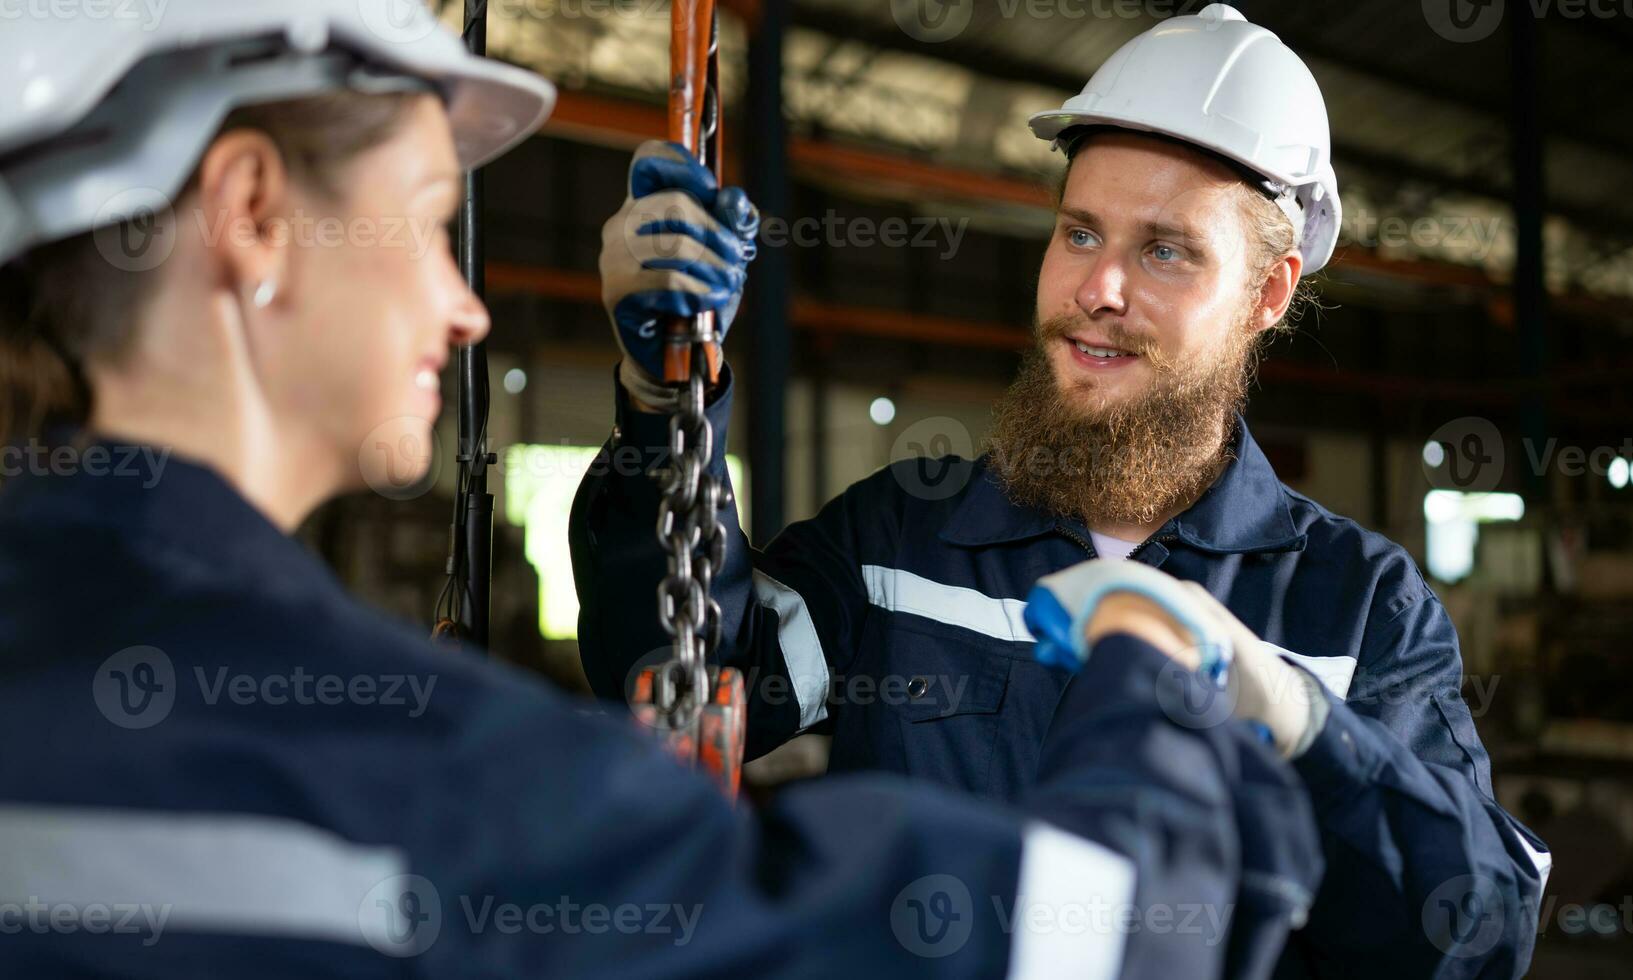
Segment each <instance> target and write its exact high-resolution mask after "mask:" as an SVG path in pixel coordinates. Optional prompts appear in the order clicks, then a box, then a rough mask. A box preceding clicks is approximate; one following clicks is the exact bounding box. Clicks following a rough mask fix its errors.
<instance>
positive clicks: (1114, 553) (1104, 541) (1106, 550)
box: [1089, 531, 1140, 558]
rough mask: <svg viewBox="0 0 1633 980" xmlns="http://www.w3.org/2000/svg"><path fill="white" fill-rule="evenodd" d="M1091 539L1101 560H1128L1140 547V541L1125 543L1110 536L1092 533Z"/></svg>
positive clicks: (1096, 532) (1090, 534)
mask: <svg viewBox="0 0 1633 980" xmlns="http://www.w3.org/2000/svg"><path fill="white" fill-rule="evenodd" d="M1089 537H1090V538H1092V539H1093V540H1094V553H1095V554H1097V555H1099V556H1100V557H1101V558H1127V557H1128V555H1129V553H1130V552H1132V551H1133V550H1134V549H1135V548H1138V547H1139V546H1140V542H1138V541H1124V540H1123V539H1122V538H1114V537H1112V536H1111V535H1109V534H1101V533H1100V532H1098V531H1090V532H1089Z"/></svg>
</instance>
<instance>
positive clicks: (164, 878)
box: [0, 806, 408, 949]
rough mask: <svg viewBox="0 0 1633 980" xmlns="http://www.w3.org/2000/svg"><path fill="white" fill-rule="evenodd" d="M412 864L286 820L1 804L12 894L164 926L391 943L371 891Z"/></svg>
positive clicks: (5, 879)
mask: <svg viewBox="0 0 1633 980" xmlns="http://www.w3.org/2000/svg"><path fill="white" fill-rule="evenodd" d="M407 865H408V861H407V858H406V857H405V856H404V854H403V852H402V851H400V850H398V849H396V848H393V847H377V846H365V845H362V844H354V843H352V842H350V841H347V840H344V839H342V838H341V837H339V836H337V835H336V834H334V833H331V832H330V831H327V830H324V829H322V828H320V827H314V826H311V825H310V824H304V823H300V822H298V821H295V820H287V819H283V818H278V817H268V816H259V815H250V814H237V813H161V812H155V811H145V810H118V809H87V808H78V807H51V806H0V903H25V902H38V903H44V904H45V905H47V906H51V907H70V908H77V909H81V910H83V909H85V908H87V907H88V906H98V907H101V906H110V907H111V906H119V907H124V908H140V909H143V910H156V911H157V913H158V915H157V917H156V919H155V920H150V921H149V922H148V923H147V924H148V925H149V926H150V927H154V926H156V928H155V930H154V931H155V932H158V931H161V930H166V931H176V932H215V933H236V934H243V935H258V936H283V937H289V938H298V939H311V940H327V941H330V942H337V943H348V944H353V945H365V944H367V945H372V946H375V948H377V949H380V948H386V947H389V946H390V945H391V944H392V942H393V939H392V937H391V935H390V933H391V928H392V923H391V920H390V918H389V917H387V916H382V915H380V914H378V913H374V914H370V915H367V916H363V915H361V914H360V913H361V911H362V905H363V900H364V898H365V897H367V896H368V895H369V893H370V892H371V891H373V890H374V889H375V888H376V887H378V886H379V885H381V884H382V883H384V882H388V881H391V880H392V879H393V878H396V877H397V876H399V875H403V874H406V872H407ZM371 911H372V910H371Z"/></svg>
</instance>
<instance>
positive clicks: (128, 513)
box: [0, 428, 330, 581]
mask: <svg viewBox="0 0 1633 980" xmlns="http://www.w3.org/2000/svg"><path fill="white" fill-rule="evenodd" d="M34 446H37V447H38V448H37V449H35V448H34V447H33V446H31V447H29V448H30V449H32V450H33V452H34V455H33V456H30V457H27V459H29V460H31V462H29V463H27V464H26V465H24V466H23V467H22V468H23V469H24V472H23V473H21V474H20V475H19V476H17V477H16V478H14V479H10V480H7V481H6V486H5V492H4V494H3V495H0V523H3V524H6V525H14V526H18V527H41V526H44V527H59V528H62V527H81V528H97V529H101V530H104V531H107V532H111V535H112V536H113V537H115V538H117V539H119V540H123V541H129V542H131V543H132V544H133V545H134V546H137V547H141V548H146V549H150V550H151V551H153V552H163V553H168V554H172V555H178V556H179V555H182V554H185V555H187V556H188V557H189V558H190V559H191V560H192V561H194V562H198V563H201V564H202V565H205V566H208V567H210V568H213V569H216V570H217V571H218V572H219V573H220V574H221V575H222V576H223V577H225V576H226V575H229V574H234V573H237V574H242V575H247V576H249V577H252V578H258V579H273V578H275V579H285V580H307V581H311V580H312V579H313V578H317V579H325V580H326V579H328V578H329V577H330V574H329V572H328V569H327V566H325V565H324V564H323V563H322V562H321V561H320V560H318V558H317V557H316V556H315V555H313V554H312V553H311V552H310V551H309V550H308V549H307V548H306V547H305V546H303V545H302V544H301V543H300V542H299V541H297V540H295V539H294V538H292V537H290V536H289V535H286V534H284V533H283V532H282V531H281V530H279V529H278V528H277V527H276V526H275V525H273V524H272V523H271V522H270V521H269V520H268V519H267V518H266V517H265V516H264V515H263V514H262V513H261V512H260V511H259V510H257V509H256V508H255V507H254V506H253V505H252V504H250V503H249V501H247V500H245V499H244V497H243V496H242V495H241V494H240V493H239V492H238V491H237V490H236V489H235V488H234V487H233V486H232V485H231V484H230V483H228V482H227V481H226V480H225V479H224V478H223V477H222V476H221V475H220V474H218V473H217V472H216V471H215V470H214V469H212V468H211V467H209V466H207V465H205V464H203V463H200V462H197V461H193V460H189V459H185V458H183V457H182V456H180V455H176V454H173V453H171V452H170V451H168V450H167V449H164V448H156V447H152V446H145V445H133V444H130V443H125V442H117V441H114V440H106V439H101V438H98V437H96V436H94V435H87V434H85V433H82V432H75V431H72V430H68V429H62V428H59V429H56V430H53V431H52V432H51V433H49V434H48V436H47V438H46V439H45V440H44V442H43V444H34ZM9 451H11V452H13V453H16V452H20V451H25V450H18V449H11V450H9ZM53 452H60V455H57V456H55V457H53V456H52V455H51V454H52V453H53ZM18 458H19V459H21V458H23V457H18ZM53 460H54V461H53Z"/></svg>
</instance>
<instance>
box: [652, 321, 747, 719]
mask: <svg viewBox="0 0 1633 980" xmlns="http://www.w3.org/2000/svg"><path fill="white" fill-rule="evenodd" d="M694 330H695V331H696V332H695V333H694V335H693V336H692V337H691V338H690V339H691V342H692V371H691V378H690V380H689V382H688V383H687V385H686V388H685V390H684V391H682V392H681V397H680V406H679V410H678V411H676V413H675V415H674V416H673V417H671V418H670V420H669V453H670V458H669V464H668V467H667V469H666V470H664V472H663V491H662V492H663V500H662V501H661V502H660V503H659V505H658V541H659V542H660V543H661V544H662V545H663V548H664V550H665V551H666V552H668V554H669V574H668V575H666V576H665V577H664V580H663V581H662V582H661V583H660V584H659V585H658V621H659V622H660V623H662V624H663V628H664V631H665V632H667V633H668V634H669V636H670V637H671V638H673V641H674V645H673V650H674V654H673V656H672V657H671V659H670V660H669V661H668V662H667V663H665V664H664V665H663V666H662V667H661V668H660V669H659V670H658V674H657V678H656V680H657V683H656V684H654V686H653V700H654V702H655V704H656V706H657V709H658V716H659V717H660V718H662V719H664V721H665V723H666V724H668V725H670V726H671V727H676V728H684V727H686V726H688V725H690V724H691V723H692V722H693V721H694V720H695V719H696V718H697V714H698V712H699V711H700V710H701V709H702V707H703V705H704V703H705V702H706V701H707V700H708V698H709V694H710V692H709V678H708V660H709V655H710V654H711V653H712V652H713V651H714V650H715V649H717V648H718V647H719V645H720V637H721V632H722V629H721V613H720V604H719V603H718V602H716V601H715V600H714V598H713V597H712V596H711V595H710V594H709V591H710V587H711V586H712V585H713V584H714V577H715V575H716V573H717V572H718V571H719V570H720V568H721V567H722V566H723V565H724V564H725V558H726V526H725V524H723V523H722V522H721V520H720V509H721V508H722V507H725V506H727V505H728V504H729V502H730V501H729V498H730V493H729V491H728V490H727V489H726V485H725V481H724V480H722V479H721V478H720V477H717V476H714V475H713V474H711V473H710V472H709V461H710V458H711V457H712V455H713V452H714V428H713V427H712V426H711V425H710V424H709V419H708V416H707V415H706V414H705V408H706V401H705V399H706V394H707V380H706V378H705V375H706V373H707V371H708V366H707V360H706V357H705V354H704V349H703V346H702V345H703V344H704V343H708V342H712V341H713V339H714V318H713V317H712V316H707V315H706V316H702V317H698V318H697V324H696V327H695V328H694Z"/></svg>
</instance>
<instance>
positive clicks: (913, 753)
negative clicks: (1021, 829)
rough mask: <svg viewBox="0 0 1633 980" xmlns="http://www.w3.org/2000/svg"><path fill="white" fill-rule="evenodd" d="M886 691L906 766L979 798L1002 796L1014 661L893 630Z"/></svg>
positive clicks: (953, 642)
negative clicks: (1003, 736) (1001, 762)
mask: <svg viewBox="0 0 1633 980" xmlns="http://www.w3.org/2000/svg"><path fill="white" fill-rule="evenodd" d="M888 650H889V653H888V656H887V662H886V665H885V669H886V676H885V677H884V678H881V684H880V692H881V695H882V696H883V695H884V694H885V692H887V691H888V692H890V693H892V694H894V695H895V696H894V697H889V698H884V697H882V699H883V700H886V702H887V703H886V705H885V707H886V708H887V710H890V711H892V712H894V713H895V715H896V717H897V719H898V722H899V725H900V727H901V736H902V741H903V751H904V754H905V756H906V769H907V771H908V772H909V773H910V774H912V775H914V776H920V777H923V778H926V779H931V780H934V781H936V782H939V783H943V784H946V785H949V786H954V787H957V788H959V789H963V790H966V791H968V792H972V793H976V794H979V795H981V796H996V795H1000V793H999V789H998V787H997V786H995V784H994V783H995V781H994V780H993V778H992V760H993V756H994V750H995V747H996V745H997V742H998V740H999V737H1000V732H999V729H998V725H999V719H1000V714H999V712H1000V710H1001V709H1002V707H1003V704H1004V695H1005V693H1006V690H1007V688H1008V685H1009V671H1010V665H1011V660H1010V658H1009V657H1007V656H1004V655H1003V654H1001V653H998V652H995V651H993V650H990V649H986V648H984V647H983V646H981V645H980V644H979V643H976V642H964V641H959V640H950V639H947V638H945V637H942V636H936V635H932V634H929V633H921V632H918V631H915V630H909V629H902V628H900V627H898V628H895V629H892V630H891V631H890V633H889V642H888Z"/></svg>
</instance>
